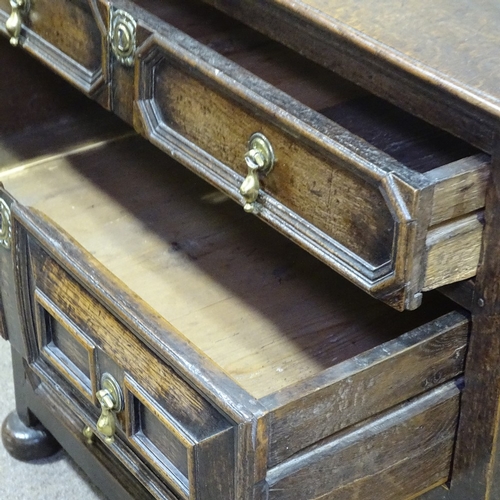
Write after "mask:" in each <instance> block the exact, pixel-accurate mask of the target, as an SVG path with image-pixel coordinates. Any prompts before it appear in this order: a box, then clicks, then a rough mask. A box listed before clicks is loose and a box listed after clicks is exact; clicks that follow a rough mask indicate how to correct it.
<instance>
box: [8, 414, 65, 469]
mask: <svg viewBox="0 0 500 500" xmlns="http://www.w3.org/2000/svg"><path fill="white" fill-rule="evenodd" d="M2 443H3V445H4V447H5V449H6V450H7V452H8V453H9V454H10V455H11V456H12V457H14V458H16V459H17V460H22V461H23V462H28V461H30V460H37V459H40V458H47V457H50V456H52V455H54V453H56V452H57V451H59V449H60V447H61V446H60V445H59V443H58V442H57V441H56V440H55V439H54V438H53V437H52V435H51V434H50V433H49V431H48V430H47V429H45V427H43V426H42V425H41V424H37V425H35V426H34V427H28V426H27V425H25V424H24V422H23V421H22V420H21V419H20V418H19V416H18V414H17V412H15V411H13V412H12V413H9V415H8V416H7V418H6V419H5V420H4V422H3V424H2Z"/></svg>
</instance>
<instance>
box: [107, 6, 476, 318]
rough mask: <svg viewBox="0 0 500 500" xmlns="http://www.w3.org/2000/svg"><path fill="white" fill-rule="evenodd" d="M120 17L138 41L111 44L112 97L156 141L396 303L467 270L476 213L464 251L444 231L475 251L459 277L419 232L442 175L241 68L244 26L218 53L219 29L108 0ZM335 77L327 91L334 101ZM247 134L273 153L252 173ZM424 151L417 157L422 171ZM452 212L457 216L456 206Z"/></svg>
mask: <svg viewBox="0 0 500 500" xmlns="http://www.w3.org/2000/svg"><path fill="white" fill-rule="evenodd" d="M162 6H164V4H163V3H162V2H155V1H152V2H150V3H148V8H150V9H151V11H152V12H156V11H158V12H157V13H158V15H161V16H164V18H165V19H167V20H172V19H173V18H176V16H177V18H179V17H180V18H182V17H183V14H185V15H186V16H189V15H191V14H192V13H191V12H190V10H189V9H190V8H192V6H191V7H186V12H184V11H182V9H181V7H179V2H173V6H171V5H169V6H168V8H167V7H165V9H164V10H165V11H168V10H169V9H173V10H175V9H178V11H177V12H176V13H175V15H172V14H165V13H164V12H163V7H162ZM179 9H181V10H179ZM123 16H125V17H126V16H129V17H130V18H132V19H133V20H134V22H135V23H136V26H135V28H134V35H135V38H134V41H135V46H136V51H135V53H134V57H133V62H130V61H129V63H127V64H125V65H124V64H122V63H121V62H120V58H119V57H117V56H116V55H113V53H110V67H112V68H113V70H112V73H113V74H112V77H111V87H112V89H113V90H112V104H111V106H112V108H113V109H114V111H115V112H116V113H117V114H119V115H120V116H121V117H122V118H123V119H125V120H127V121H129V122H131V123H133V124H134V126H135V128H136V129H137V130H138V131H139V132H140V133H141V134H142V135H144V136H146V137H147V138H148V139H149V140H150V141H151V142H152V143H153V144H155V145H156V146H158V147H159V148H160V149H162V150H164V151H166V152H167V153H169V154H170V155H172V156H173V157H175V158H176V160H178V161H179V162H181V163H183V164H184V165H186V166H187V167H189V168H190V169H192V170H193V171H195V172H196V173H197V174H198V175H200V176H202V177H203V178H205V179H206V180H208V181H209V182H210V183H212V184H214V185H216V186H217V187H219V188H220V189H222V190H223V191H224V192H225V193H226V194H228V195H229V196H230V197H231V198H233V199H234V200H236V201H237V202H238V203H240V204H241V205H242V206H245V207H246V210H247V211H250V212H252V213H253V214H255V215H257V216H258V217H260V218H261V219H263V220H265V221H266V222H267V223H269V224H271V225H272V226H273V227H275V228H276V229H278V230H279V231H280V232H282V233H283V234H285V235H286V236H287V237H289V238H290V239H292V240H294V241H295V242H296V243H298V244H299V245H301V246H302V247H304V248H305V249H306V250H308V251H309V252H310V253H312V254H313V255H314V256H315V257H317V258H318V259H320V260H322V261H323V262H325V263H326V264H327V265H329V266H330V267H332V268H333V269H335V270H336V271H337V272H339V273H340V274H342V275H343V276H345V277H346V278H348V279H349V280H351V281H352V282H354V283H356V284H357V285H358V286H360V287H361V288H363V289H364V290H366V291H367V292H369V293H370V294H372V295H373V296H375V297H376V298H378V299H380V300H383V301H384V302H386V303H388V304H390V305H391V306H393V307H395V308H397V309H400V310H403V309H414V308H416V307H418V306H419V305H420V303H421V300H422V294H421V292H422V291H423V290H425V289H430V288H433V287H435V286H440V285H442V284H444V283H446V282H452V281H456V280H459V279H464V278H466V277H469V276H470V275H471V274H474V272H475V267H476V265H477V255H478V254H477V251H476V250H477V248H478V242H479V239H480V236H478V233H480V232H481V230H482V225H481V223H480V222H478V223H477V224H476V225H475V226H474V232H473V234H472V236H471V238H473V239H474V242H473V244H472V247H473V248H474V251H473V252H472V255H469V254H471V252H470V248H471V244H470V243H471V242H470V239H469V241H468V242H466V241H465V239H464V240H463V241H461V237H462V234H453V235H452V238H451V239H452V240H453V253H454V254H455V255H458V256H460V257H459V258H460V259H462V258H467V259H468V260H470V261H471V265H470V266H469V267H468V268H467V273H468V275H467V276H463V273H462V274H459V271H457V269H456V266H452V265H449V266H446V265H445V264H443V262H446V260H445V259H431V261H430V264H429V265H430V266H432V269H431V270H430V271H429V273H427V276H426V266H427V255H426V252H427V253H431V252H432V251H434V253H436V245H437V243H436V242H432V241H431V242H426V236H427V233H428V230H429V227H430V226H431V221H432V213H431V210H432V209H431V207H432V203H433V195H434V187H435V186H434V185H435V184H437V183H438V181H436V180H433V179H432V178H431V177H427V176H426V175H424V174H423V173H421V172H420V171H418V169H417V170H411V168H409V167H406V166H405V165H403V164H402V163H400V162H399V161H397V160H396V159H394V158H393V157H391V156H390V155H389V154H387V153H385V152H383V151H382V150H380V149H378V148H377V147H375V146H373V145H371V144H369V143H368V142H367V141H365V140H363V139H360V137H358V136H357V135H355V134H354V133H351V132H349V131H348V130H347V129H345V128H343V127H342V126H340V125H338V124H337V123H336V122H335V121H333V119H329V118H327V115H328V113H326V112H325V110H323V111H322V113H323V112H324V113H323V114H322V113H320V112H318V111H315V110H313V109H312V108H310V107H308V105H304V104H302V103H301V102H298V100H296V99H295V98H293V97H291V96H289V95H288V94H286V93H285V92H282V91H281V90H278V88H277V87H275V86H273V85H272V84H270V83H267V82H266V81H264V80H263V79H261V78H260V77H258V76H255V75H254V74H252V73H250V72H249V71H247V70H246V69H244V67H243V66H241V65H239V64H238V63H237V61H238V57H237V56H235V55H234V54H233V53H238V51H243V52H244V51H245V50H247V47H241V46H240V45H242V44H243V45H244V40H243V41H242V39H243V37H240V38H238V40H236V41H235V42H234V47H229V48H227V47H223V48H222V49H219V50H220V53H218V52H215V51H214V50H212V49H211V48H209V47H208V46H207V45H206V43H207V44H208V45H211V46H214V47H216V48H217V40H214V39H213V37H216V36H217V30H216V29H215V30H214V33H215V35H213V37H212V38H210V37H208V36H206V34H205V33H202V34H201V35H198V38H199V40H200V42H202V43H200V42H199V41H197V40H195V39H193V38H190V36H188V35H187V34H186V33H184V32H183V31H181V30H178V29H176V28H174V27H173V26H171V25H170V24H168V23H167V22H165V21H161V20H160V19H158V18H157V17H154V16H153V15H151V14H150V13H148V12H146V11H145V10H142V9H140V8H137V7H136V5H134V4H132V3H131V2H128V1H127V0H115V1H114V2H113V3H112V5H111V8H110V22H111V24H110V28H109V29H110V30H111V32H113V26H115V25H116V23H114V21H113V20H114V19H115V18H118V19H120V18H121V17H123ZM169 16H170V17H169ZM174 20H175V19H174ZM196 22H199V19H198V20H197V21H196ZM177 24H179V23H177ZM180 24H183V26H182V27H183V28H185V27H186V25H189V23H188V22H185V23H180ZM207 24H209V23H207ZM188 28H189V26H188ZM207 30H208V28H207ZM187 31H189V30H188V29H187ZM202 31H203V30H202ZM189 33H190V34H191V31H189ZM193 36H194V35H193ZM211 36H212V35H211ZM209 38H210V40H208V39H209ZM226 38H227V39H225V40H224V43H226V44H229V45H231V43H232V42H233V40H232V39H231V37H226ZM207 40H208V42H207ZM224 43H221V44H220V45H221V46H223V45H224ZM252 43H253V42H252ZM261 43H262V45H265V43H263V42H262V41H261ZM257 45H258V43H257ZM248 50H249V51H250V50H254V48H252V47H250V49H248ZM262 50H264V49H262ZM271 52H272V51H271ZM226 53H228V58H226V57H225V56H224V55H223V54H226ZM266 54H267V53H264V55H263V54H262V53H260V52H259V53H257V54H256V53H252V54H251V57H255V58H256V59H257V60H258V62H255V61H251V62H250V63H249V62H248V61H246V60H245V63H246V64H247V65H248V66H249V67H251V68H252V70H254V69H255V68H256V67H257V66H259V63H260V62H261V59H262V61H263V64H264V65H266V64H267V65H270V62H269V60H266V59H265V55H266ZM230 57H233V58H234V59H235V60H234V61H232V60H230V59H229V58H230ZM278 71H279V70H277V72H278ZM255 72H256V73H258V71H255ZM270 73H271V76H273V78H274V80H278V83H279V78H277V77H276V75H272V71H271V72H270ZM266 75H267V76H268V77H269V72H268V73H266ZM322 76H324V77H325V78H328V76H325V75H322ZM285 77H286V75H285ZM285 77H284V78H285ZM330 77H331V76H330ZM273 78H271V77H269V78H268V79H270V81H271V80H273ZM336 84H337V85H340V87H342V85H343V84H339V83H338V82H336ZM296 85H298V86H300V81H299V84H296ZM325 85H326V84H325ZM340 87H339V89H340V90H339V91H338V92H339V94H338V95H336V96H335V99H337V98H338V99H339V100H340V102H341V101H342V99H343V98H345V96H344V97H342V92H343V91H342V89H341V88H340ZM335 89H336V90H337V87H335ZM349 92H351V93H352V92H354V91H352V90H349V91H348V92H347V94H349ZM351 97H352V96H351ZM351 97H349V96H348V98H351ZM304 102H306V101H304ZM319 108H321V106H319ZM375 120H376V117H375ZM254 134H261V135H263V136H264V137H265V140H267V141H268V145H269V148H270V150H272V151H273V154H270V155H269V158H272V159H273V160H274V161H273V160H269V162H268V164H267V167H268V171H266V172H261V173H258V174H257V175H251V174H250V171H251V170H252V168H253V167H252V161H250V162H249V163H248V162H247V160H246V158H248V155H250V153H251V151H252V150H255V147H254V144H255V143H252V142H251V139H252V138H253V137H255V136H254ZM417 142H418V141H417ZM417 149H418V148H417ZM424 149H425V148H424ZM451 149H453V148H451ZM423 154H424V158H419V160H420V161H419V162H418V163H420V164H423V165H424V170H425V164H426V158H425V154H426V153H423ZM444 156H446V155H444ZM402 161H403V160H402ZM450 161H451V160H450ZM264 163H265V162H264ZM445 163H446V161H445ZM255 165H256V163H255V162H254V166H255ZM264 170H265V169H264ZM451 175H454V174H451ZM249 186H250V187H251V188H249ZM457 189H458V187H457ZM242 193H246V194H242ZM249 193H250V194H249ZM252 194H253V196H252ZM478 198H480V196H479V197H478ZM481 206H482V205H481ZM458 212H459V213H455V212H454V217H456V216H457V215H463V214H461V212H460V210H458ZM453 227H454V228H455V226H453ZM469 232H470V231H469ZM455 233H456V228H455ZM462 233H463V231H462ZM444 239H446V240H447V241H448V240H449V239H450V238H448V237H444V236H442V235H441V233H440V235H439V236H438V240H439V242H442V240H444ZM467 252H468V253H467ZM464 255H465V257H464ZM436 260H438V261H439V264H438V265H437V268H441V267H444V269H437V268H435V266H434V264H433V262H435V261H436ZM435 276H438V279H435V278H434V277H435ZM443 282H444V283H443Z"/></svg>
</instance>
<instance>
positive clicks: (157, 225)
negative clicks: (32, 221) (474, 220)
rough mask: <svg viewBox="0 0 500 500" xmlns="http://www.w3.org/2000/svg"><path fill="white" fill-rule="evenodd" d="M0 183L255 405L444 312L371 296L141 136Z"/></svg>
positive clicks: (446, 307)
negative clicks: (400, 306) (405, 307)
mask: <svg viewBox="0 0 500 500" xmlns="http://www.w3.org/2000/svg"><path fill="white" fill-rule="evenodd" d="M1 180H2V181H3V182H4V184H5V187H6V189H7V190H8V191H9V192H11V193H12V194H13V196H15V197H16V198H17V199H18V200H19V202H20V203H22V204H23V205H26V206H31V207H33V208H35V209H37V210H39V211H40V212H42V213H43V214H45V215H46V216H47V217H49V218H50V219H51V220H52V221H54V222H55V223H56V224H57V225H59V226H60V227H62V228H63V229H64V230H65V231H66V232H67V233H69V234H70V235H71V236H72V237H73V238H75V240H76V241H77V242H78V243H79V245H81V246H82V247H83V248H84V249H85V250H86V251H87V252H89V253H90V254H91V255H93V257H95V258H96V259H97V260H98V261H100V262H101V263H102V264H103V265H104V266H105V267H106V268H108V269H109V270H110V271H111V272H112V273H113V274H114V275H115V276H116V277H117V278H118V279H119V280H120V281H121V282H122V283H124V284H125V285H126V286H127V287H129V288H130V289H131V290H132V291H133V292H134V293H135V294H137V295H138V296H139V297H141V298H142V299H143V300H144V301H145V302H146V303H147V304H148V305H149V306H150V307H152V308H153V309H154V310H155V311H157V312H158V313H159V314H160V315H161V316H162V317H163V318H165V319H166V320H167V321H168V322H169V323H170V324H171V325H173V327H174V328H175V330H177V331H178V332H180V335H183V336H185V337H186V338H187V339H189V341H190V342H191V343H193V344H194V345H195V346H196V347H197V348H198V349H200V350H201V351H202V352H203V353H205V354H206V356H208V357H209V358H211V359H212V360H213V361H214V362H215V363H216V364H217V365H218V366H219V367H220V368H221V369H222V370H223V371H224V372H226V373H227V374H229V375H230V377H231V378H233V379H234V380H236V381H237V382H238V384H239V385H241V386H242V387H243V388H244V389H245V390H246V391H247V392H248V393H249V394H251V395H252V396H253V397H255V398H257V399H259V398H263V397H266V396H269V397H270V396H271V395H273V394H274V393H278V392H279V391H282V390H284V389H285V388H287V387H289V386H293V385H294V384H297V383H300V382H303V381H306V380H307V379H309V378H311V377H314V376H317V375H319V374H320V373H322V372H323V371H324V370H326V369H329V368H331V367H332V366H335V365H338V364H340V363H342V362H343V361H346V360H349V359H352V358H354V357H356V356H357V355H359V354H361V353H363V352H366V351H368V350H370V349H372V348H374V347H376V346H379V345H383V344H384V343H386V342H388V341H391V340H393V339H396V338H398V337H399V336H401V335H402V334H404V333H405V332H408V331H410V330H413V329H415V328H418V327H420V326H421V325H423V324H427V323H429V322H432V321H433V320H436V319H438V318H439V317H441V316H443V315H446V314H447V313H449V312H450V311H452V310H453V305H452V304H451V302H449V301H448V300H447V299H445V298H444V297H442V296H440V295H435V296H434V295H433V296H432V297H429V301H428V303H427V304H425V306H424V307H421V308H419V309H418V310H416V311H408V312H404V313H399V312H397V311H396V310H394V309H392V308H390V307H389V306H386V305H384V304H382V303H380V302H379V301H377V300H375V299H373V298H371V297H369V296H368V295H366V294H365V293H364V292H363V291H361V290H359V289H358V288H357V287H355V286H353V285H352V284H350V283H349V282H347V281H346V280H345V279H343V278H342V277H340V276H339V275H338V274H336V273H335V272H333V271H332V270H330V269H328V268H326V267H325V266H324V265H323V264H322V263H321V262H318V261H317V260H316V259H314V258H313V257H311V256H310V255H309V254H307V253H306V252H304V251H303V250H302V249H300V248H299V247H297V246H296V245H294V244H292V243H291V242H290V241H289V240H287V239H286V238H284V237H282V236H281V235H279V234H278V233H276V232H275V231H274V230H272V229H271V228H269V227H268V226H267V225H265V224H263V223H262V222H261V221H259V220H258V219H256V218H247V217H245V214H244V213H243V212H242V211H241V210H240V209H239V207H238V206H237V205H236V204H234V203H233V202H232V201H230V200H228V199H227V198H224V197H223V196H221V195H220V194H219V193H217V192H215V191H214V190H213V188H211V187H210V186H209V185H208V184H206V183H205V182H203V181H202V180H200V179H199V178H198V177H196V176H194V175H193V174H192V173H190V172H189V171H188V170H186V169H184V168H182V167H181V166H180V165H179V164H177V163H176V162H175V161H173V160H172V159H170V158H169V157H167V156H166V155H164V154H162V153H161V152H159V151H158V150H156V149H155V148H154V147H152V146H151V145H149V144H148V143H147V142H145V141H143V140H142V139H140V138H128V139H124V140H120V141H115V142H112V143H109V144H107V145H106V146H103V147H101V148H96V149H91V150H87V151H85V152H80V153H75V154H72V155H68V156H66V157H64V158H56V159H51V160H47V161H45V162H40V163H39V164H37V165H36V167H33V168H31V169H29V170H17V169H14V170H13V171H12V172H11V173H9V172H8V171H6V172H4V173H3V174H2V176H1ZM34 187H36V189H34ZM436 328H442V326H441V327H436Z"/></svg>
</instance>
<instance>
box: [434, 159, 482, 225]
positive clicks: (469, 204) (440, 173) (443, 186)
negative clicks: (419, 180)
mask: <svg viewBox="0 0 500 500" xmlns="http://www.w3.org/2000/svg"><path fill="white" fill-rule="evenodd" d="M490 163H491V159H490V157H489V156H487V155H484V154H477V155H474V156H468V157H466V158H464V159H462V160H458V161H455V162H451V163H448V164H447V165H444V166H442V167H439V168H436V169H433V170H432V171H430V172H429V173H428V174H426V177H427V178H428V179H429V180H431V181H432V182H433V183H434V194H433V201H432V217H431V221H430V225H431V226H434V225H437V224H440V223H442V222H444V221H447V220H453V219H455V218H457V217H459V216H460V215H464V214H467V213H469V212H474V211H476V210H479V209H480V208H483V207H484V200H485V196H486V187H487V185H488V181H489V179H490V170H491V164H490Z"/></svg>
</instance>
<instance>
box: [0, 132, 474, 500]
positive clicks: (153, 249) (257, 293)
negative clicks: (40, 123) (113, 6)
mask: <svg viewBox="0 0 500 500" xmlns="http://www.w3.org/2000/svg"><path fill="white" fill-rule="evenodd" d="M0 180H1V181H2V182H3V184H4V186H5V190H6V191H7V192H9V193H10V194H11V195H12V196H13V197H14V198H15V199H16V200H17V203H14V204H13V205H12V214H13V228H12V234H13V242H12V248H14V259H15V262H16V266H15V269H16V270H17V280H16V282H17V284H18V295H19V302H20V304H22V306H23V313H24V316H23V317H24V319H25V321H24V322H23V323H24V324H25V325H26V328H25V330H24V332H23V336H24V345H25V349H26V352H25V353H24V357H25V359H26V360H27V361H28V363H29V365H30V368H31V370H33V372H34V373H35V374H36V377H31V378H30V380H31V383H33V384H34V386H35V391H38V393H39V394H40V397H42V396H43V395H44V394H48V393H50V398H51V399H50V400H51V401H58V402H59V403H58V404H59V405H60V406H62V407H64V408H65V409H68V411H71V412H72V414H74V415H77V417H78V419H79V420H80V422H81V429H82V431H83V430H84V428H85V429H86V434H87V438H88V437H89V434H92V433H94V434H95V436H94V438H93V439H94V442H95V441H96V440H98V441H99V442H101V441H102V442H103V443H104V445H105V446H107V447H108V448H109V450H110V451H111V452H112V453H113V455H114V456H115V457H116V459H117V460H119V461H121V462H122V463H123V465H124V466H125V467H126V468H128V470H129V472H130V474H131V475H133V476H135V477H136V478H137V481H139V482H141V483H142V484H143V485H144V487H145V488H146V489H148V491H149V492H150V494H151V496H152V497H155V498H184V499H188V498H189V499H221V498H227V499H229V498H231V499H241V500H243V499H245V500H250V499H257V498H259V499H263V498H269V499H285V498H286V499H294V500H299V499H304V500H306V499H307V500H309V499H313V498H329V497H330V496H332V497H335V498H357V497H358V496H366V495H365V492H367V491H369V492H372V493H373V492H378V491H380V492H381V493H380V495H376V496H377V497H380V498H385V499H397V500H401V499H404V498H414V497H415V496H416V495H418V494H419V493H423V492H424V491H426V490H428V489H430V488H432V487H435V486H438V485H440V484H443V483H445V482H446V481H447V479H448V475H449V470H450V464H451V460H452V453H453V446H454V436H455V430H456V424H457V419H458V404H459V396H460V376H461V373H462V370H463V362H464V354H465V349H466V345H467V333H468V319H467V317H466V316H465V315H464V314H463V313H462V312H460V311H457V310H455V309H454V307H453V305H451V304H450V303H449V302H448V301H447V300H446V299H445V298H444V297H442V296H440V295H439V294H436V295H434V294H433V293H432V292H431V294H430V295H431V296H429V297H426V300H425V301H424V304H423V305H422V307H420V308H419V309H417V310H416V311H406V312H402V313H400V312H397V311H395V310H394V309H391V308H390V307H388V306H386V305H384V304H382V303H380V302H379V301H376V300H374V299H373V298H371V297H369V296H368V295H366V294H365V293H363V292H362V291H361V290H359V289H358V288H356V287H354V286H353V285H352V284H350V283H348V282H347V281H346V280H344V279H343V278H342V277H340V276H339V275H338V274H336V273H335V272H333V271H332V270H329V269H328V268H325V266H323V264H322V263H320V262H318V261H317V259H314V258H313V257H311V256H310V255H308V254H307V253H306V252H304V251H303V250H302V249H300V248H299V247H298V246H296V245H293V244H292V243H291V242H290V241H289V240H287V239H286V238H283V237H282V236H281V235H279V234H278V233H276V232H275V231H273V230H272V229H271V228H269V227H267V226H266V225H264V224H262V223H261V222H260V221H259V220H258V219H256V218H248V217H247V215H246V214H245V213H244V212H243V211H242V210H241V209H240V207H238V205H236V204H234V203H233V202H232V201H231V200H228V199H227V198H226V197H224V196H222V195H221V194H220V193H219V192H218V191H215V190H214V189H213V188H212V187H210V186H209V185H208V184H206V183H204V182H203V181H202V180H200V179H198V178H197V177H196V176H194V175H193V174H192V173H190V172H189V171H188V170H186V169H184V168H182V167H181V166H180V165H178V164H177V163H176V162H175V161H173V160H172V159H171V158H169V157H168V156H166V155H164V154H162V153H161V152H159V151H158V150H157V149H155V148H153V147H152V146H151V145H149V144H148V143H147V142H146V141H144V140H143V139H141V138H139V137H135V138H127V139H123V140H115V141H112V142H108V143H104V144H103V143H99V144H96V147H95V148H90V147H89V148H87V149H86V150H85V151H77V152H74V153H71V154H68V155H65V156H59V157H57V158H50V159H47V160H46V161H40V162H37V163H36V164H33V165H31V166H30V167H29V168H24V169H19V168H17V169H12V170H9V169H6V170H4V171H3V172H2V173H1V175H0ZM4 196H5V195H4ZM25 207H31V208H25ZM6 223H7V220H2V224H6ZM427 299H429V300H427ZM109 377H112V378H113V379H114V380H115V383H116V385H117V386H118V387H119V392H121V394H122V396H123V397H122V401H121V404H120V405H118V406H117V408H116V412H113V415H115V416H116V418H115V420H116V421H115V424H116V432H115V435H114V436H113V437H114V440H109V439H106V438H105V437H104V436H103V435H102V434H101V433H100V432H98V430H97V427H96V422H98V418H99V412H98V407H99V404H98V397H97V395H96V394H97V392H98V391H101V390H103V388H104V386H105V384H106V380H107V379H109ZM53 404H54V403H51V405H53ZM57 413H58V415H60V414H61V412H57ZM58 418H60V417H58ZM108 437H109V436H108ZM80 439H81V440H82V442H83V441H85V439H86V438H84V436H83V435H81V437H80ZM111 441H112V442H111ZM88 446H89V448H90V449H92V446H95V445H94V444H88ZM100 446H101V445H100ZM389 451H390V452H389ZM134 457H135V458H134ZM137 457H138V458H137ZM138 464H139V465H138ZM325 469H327V470H328V471H329V472H328V474H325V473H324V470H325ZM417 471H418V472H417ZM382 492H383V493H382Z"/></svg>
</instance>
